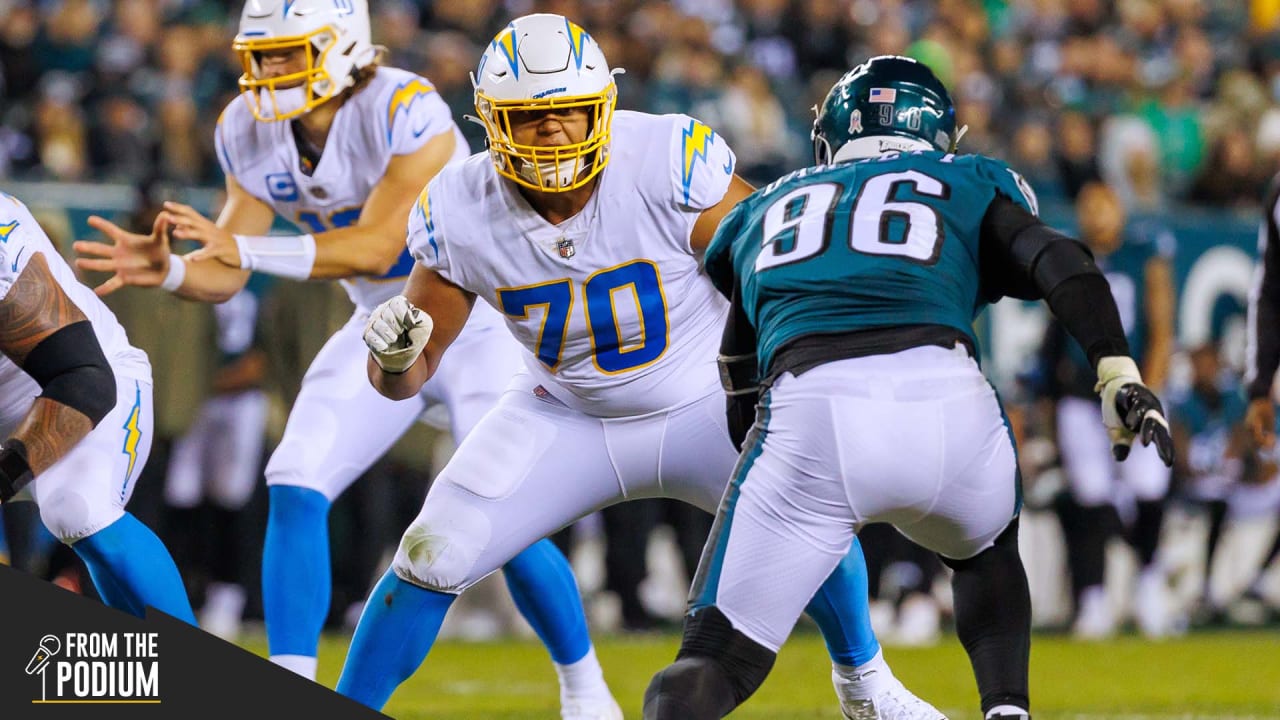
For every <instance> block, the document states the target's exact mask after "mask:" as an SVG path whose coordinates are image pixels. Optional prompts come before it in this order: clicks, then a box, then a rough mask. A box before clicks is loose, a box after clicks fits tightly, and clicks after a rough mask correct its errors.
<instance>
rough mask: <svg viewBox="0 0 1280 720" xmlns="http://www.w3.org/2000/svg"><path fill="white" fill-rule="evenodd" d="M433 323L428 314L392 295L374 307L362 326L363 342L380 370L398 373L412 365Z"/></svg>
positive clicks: (425, 343)
mask: <svg viewBox="0 0 1280 720" xmlns="http://www.w3.org/2000/svg"><path fill="white" fill-rule="evenodd" d="M433 325H434V323H432V321H431V316H430V315H428V314H426V313H425V312H423V311H421V310H419V309H418V308H416V307H414V306H413V303H410V302H409V301H408V300H406V299H405V297H404V296H403V295H396V296H395V297H393V298H391V299H390V300H387V301H386V302H384V303H382V304H381V305H379V306H378V307H377V308H375V309H374V311H373V313H372V314H370V315H369V322H368V323H366V324H365V326H364V344H365V345H367V346H369V352H370V353H372V354H373V359H374V362H376V363H378V367H380V368H382V370H383V372H388V373H393V374H397V375H398V374H400V373H403V372H404V371H406V370H408V369H409V368H410V367H413V364H414V363H415V362H417V360H418V356H419V355H421V354H422V350H423V348H425V347H426V346H427V340H429V339H431V328H432V327H433Z"/></svg>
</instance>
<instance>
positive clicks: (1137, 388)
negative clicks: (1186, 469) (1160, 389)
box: [1094, 356, 1173, 467]
mask: <svg viewBox="0 0 1280 720" xmlns="http://www.w3.org/2000/svg"><path fill="white" fill-rule="evenodd" d="M1094 390H1095V391H1097V392H1098V393H1099V394H1100V395H1101V396H1102V422H1103V423H1104V424H1105V425H1106V426H1107V435H1108V436H1110V438H1111V454H1112V455H1114V456H1115V458H1116V460H1120V461H1123V460H1124V459H1125V458H1127V457H1129V450H1130V448H1131V446H1132V445H1133V440H1134V438H1135V437H1140V438H1141V440H1142V444H1143V445H1144V446H1145V445H1150V444H1151V443H1153V442H1154V443H1155V444H1156V451H1157V452H1159V453H1160V459H1161V460H1162V461H1163V462H1164V464H1165V465H1166V466H1168V467H1172V466H1173V436H1172V435H1171V434H1170V433H1169V422H1168V421H1167V420H1165V417H1164V408H1163V407H1162V406H1161V405H1160V399H1159V398H1157V397H1156V395H1155V393H1153V392H1151V389H1150V388H1148V387H1147V386H1146V385H1143V384H1142V376H1141V375H1139V374H1138V366H1137V365H1135V364H1134V362H1133V360H1132V359H1130V358H1128V357H1123V356H1111V357H1104V358H1102V359H1101V360H1100V361H1098V384H1097V385H1096V386H1094Z"/></svg>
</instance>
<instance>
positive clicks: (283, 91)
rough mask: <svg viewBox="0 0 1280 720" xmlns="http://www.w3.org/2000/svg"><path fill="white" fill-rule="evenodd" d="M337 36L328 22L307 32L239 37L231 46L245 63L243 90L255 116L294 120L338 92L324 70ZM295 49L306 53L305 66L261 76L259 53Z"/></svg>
mask: <svg viewBox="0 0 1280 720" xmlns="http://www.w3.org/2000/svg"><path fill="white" fill-rule="evenodd" d="M337 37H338V33H337V32H336V31H335V30H334V29H333V28H332V27H331V26H327V25H326V26H325V27H322V28H319V29H318V30H314V31H312V32H310V33H307V34H305V35H292V36H288V37H273V38H253V37H243V36H241V37H237V38H236V40H235V42H234V43H232V45H231V48H232V50H234V51H235V52H236V53H238V54H239V55H240V62H241V64H242V65H243V66H244V74H243V75H241V76H240V92H241V94H242V95H244V97H245V102H247V103H248V105H249V109H250V110H251V111H252V112H253V116H254V118H256V119H257V120H259V121H261V122H279V121H281V120H291V119H293V118H296V117H298V116H300V115H303V114H305V113H307V112H310V111H311V110H313V109H314V108H316V107H318V106H320V105H321V104H323V103H324V102H326V101H328V100H329V99H331V98H333V96H335V95H337V94H338V93H339V92H340V91H341V88H340V87H339V85H338V83H337V82H335V81H334V78H331V77H329V73H328V71H327V70H325V56H326V55H328V53H329V51H330V50H331V49H332V48H333V45H334V42H335V40H336V39H337ZM292 49H301V50H302V51H303V53H304V55H305V57H306V67H305V69H304V70H301V71H299V72H295V73H289V74H288V75H281V76H278V77H273V78H260V77H259V75H260V74H261V68H260V67H259V64H258V59H257V54H258V53H263V52H270V51H280V50H292ZM295 96H296V97H295Z"/></svg>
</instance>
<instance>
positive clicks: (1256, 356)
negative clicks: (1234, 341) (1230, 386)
mask: <svg viewBox="0 0 1280 720" xmlns="http://www.w3.org/2000/svg"><path fill="white" fill-rule="evenodd" d="M1278 204H1280V190H1278V189H1277V187H1274V186H1273V188H1272V190H1271V192H1270V193H1269V194H1268V196H1267V204H1266V218H1265V219H1264V220H1263V221H1262V225H1263V228H1262V232H1261V233H1260V234H1259V237H1258V254H1259V255H1260V256H1261V257H1260V258H1259V260H1260V261H1261V264H1260V266H1259V267H1258V269H1257V270H1256V271H1255V274H1254V279H1253V288H1252V291H1251V292H1250V293H1249V343H1248V345H1249V356H1248V359H1247V362H1248V369H1247V370H1246V372H1245V381H1246V382H1247V383H1248V386H1249V399H1250V400H1253V399H1254V398H1260V397H1269V396H1270V395H1271V382H1272V380H1273V379H1274V378H1275V375H1276V368H1277V367H1280V228H1277V227H1276V211H1277V206H1278Z"/></svg>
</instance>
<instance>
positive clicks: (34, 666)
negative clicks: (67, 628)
mask: <svg viewBox="0 0 1280 720" xmlns="http://www.w3.org/2000/svg"><path fill="white" fill-rule="evenodd" d="M61 649H62V643H61V642H59V640H58V636H57V635H45V636H44V637H42V638H40V645H39V647H37V648H36V652H35V654H34V655H32V656H31V662H29V663H27V674H28V675H35V674H36V673H38V672H44V669H45V668H46V667H48V665H49V658H51V657H53V656H54V655H57V654H58V651H59V650H61Z"/></svg>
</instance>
